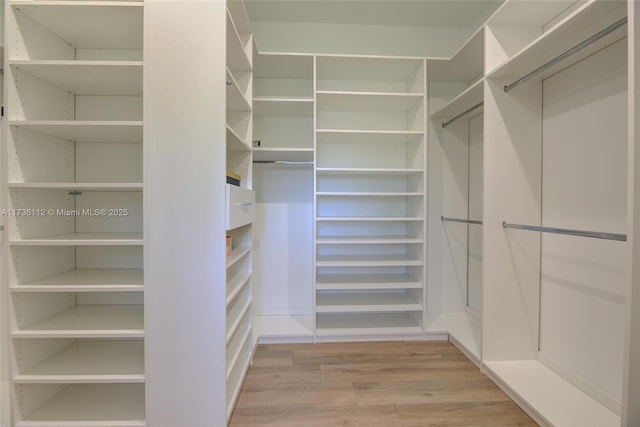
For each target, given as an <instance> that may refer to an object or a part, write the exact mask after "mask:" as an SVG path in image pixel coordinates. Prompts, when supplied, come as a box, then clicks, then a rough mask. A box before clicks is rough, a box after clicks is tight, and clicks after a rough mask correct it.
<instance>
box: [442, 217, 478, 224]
mask: <svg viewBox="0 0 640 427" xmlns="http://www.w3.org/2000/svg"><path fill="white" fill-rule="evenodd" d="M440 221H442V222H445V221H447V222H461V223H463V224H478V225H482V221H478V220H476V219H461V218H450V217H446V216H441V217H440Z"/></svg>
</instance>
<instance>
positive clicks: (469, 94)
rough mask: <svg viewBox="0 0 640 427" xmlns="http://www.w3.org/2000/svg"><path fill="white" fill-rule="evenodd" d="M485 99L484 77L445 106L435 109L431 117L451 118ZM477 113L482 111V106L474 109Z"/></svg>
mask: <svg viewBox="0 0 640 427" xmlns="http://www.w3.org/2000/svg"><path fill="white" fill-rule="evenodd" d="M483 99H484V79H481V80H478V81H477V82H475V83H474V84H473V85H471V86H469V87H468V88H467V89H465V90H464V91H463V92H461V93H460V94H459V95H458V96H456V97H455V98H453V99H452V100H451V101H449V102H448V103H447V104H446V105H445V106H444V107H442V108H440V109H439V110H437V111H435V112H434V113H433V114H432V115H431V117H435V118H440V119H451V118H453V117H456V116H457V115H459V114H461V113H463V112H464V111H466V110H468V109H469V108H471V107H473V106H474V105H477V104H478V103H480V102H482V101H483ZM474 111H475V112H476V113H477V112H479V111H482V110H481V109H480V107H478V109H477V110H474Z"/></svg>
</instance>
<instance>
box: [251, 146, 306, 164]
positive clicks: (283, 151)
mask: <svg viewBox="0 0 640 427" xmlns="http://www.w3.org/2000/svg"><path fill="white" fill-rule="evenodd" d="M253 160H267V161H269V160H273V161H277V160H283V161H294V162H295V161H302V162H311V161H313V148H262V147H258V148H254V149H253Z"/></svg>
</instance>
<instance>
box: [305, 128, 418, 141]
mask: <svg viewBox="0 0 640 427" xmlns="http://www.w3.org/2000/svg"><path fill="white" fill-rule="evenodd" d="M423 134H424V133H423V132H422V131H409V130H408V131H383V130H380V131H369V130H339V129H318V130H317V131H316V135H317V136H316V138H317V142H318V143H337V144H376V143H380V144H404V143H408V142H411V141H414V140H416V139H417V138H420V137H422V135H423Z"/></svg>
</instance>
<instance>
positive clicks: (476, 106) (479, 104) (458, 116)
mask: <svg viewBox="0 0 640 427" xmlns="http://www.w3.org/2000/svg"><path fill="white" fill-rule="evenodd" d="M483 105H484V102H478V103H477V104H476V105H474V106H473V107H471V108H469V109H467V110H464V111H463V112H462V113H460V114H458V115H457V116H455V117H454V118H453V119H451V120H447V121H446V122H444V123H442V127H443V128H446V127H447V126H449V125H450V124H451V123H453V122H455V121H456V120H458V119H460V118H462V117H463V116H465V115H467V114H469V113H470V112H472V111H473V110H475V109H476V108H480V107H482V106H483Z"/></svg>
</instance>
